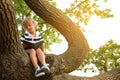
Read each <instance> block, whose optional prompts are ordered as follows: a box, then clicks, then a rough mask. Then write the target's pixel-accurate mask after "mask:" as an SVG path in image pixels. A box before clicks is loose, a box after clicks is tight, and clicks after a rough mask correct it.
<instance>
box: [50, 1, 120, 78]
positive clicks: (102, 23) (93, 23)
mask: <svg viewBox="0 0 120 80" xmlns="http://www.w3.org/2000/svg"><path fill="white" fill-rule="evenodd" d="M54 1H56V2H57V8H60V9H62V10H65V8H67V7H69V5H70V3H71V2H73V1H74V0H54ZM100 1H104V0H100ZM118 1H119V0H108V2H107V3H103V2H100V3H99V4H100V8H101V9H102V8H110V9H111V10H112V13H113V14H114V17H113V18H109V19H101V18H99V17H96V16H92V17H91V19H90V21H89V23H88V25H87V26H85V25H82V27H83V28H84V29H85V32H83V34H84V36H85V37H86V39H87V41H88V44H89V46H90V48H93V49H97V48H99V47H100V46H101V45H104V44H105V43H106V42H108V40H110V39H112V40H114V41H115V42H117V43H118V44H120V37H119V35H120V8H119V7H118V6H119V5H120V4H119V2H118ZM60 37H61V38H62V39H63V42H62V43H60V44H57V43H55V44H53V45H52V46H51V50H52V51H51V53H58V54H60V53H63V52H64V51H65V50H66V49H67V47H68V46H67V42H66V40H65V39H64V37H63V36H60ZM73 74H75V75H76V74H82V75H83V76H93V75H95V74H93V73H92V72H89V73H83V72H78V71H74V72H73ZM89 74H91V75H89ZM96 74H98V73H96Z"/></svg>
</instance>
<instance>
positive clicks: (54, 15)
mask: <svg viewBox="0 0 120 80" xmlns="http://www.w3.org/2000/svg"><path fill="white" fill-rule="evenodd" d="M25 2H26V3H27V5H28V6H29V7H30V8H31V9H32V10H33V11H34V12H35V13H36V14H37V15H38V16H39V17H41V18H42V19H43V20H45V21H46V22H47V23H49V24H51V25H52V26H54V27H55V28H56V29H57V30H58V31H59V32H61V34H63V35H64V36H65V38H66V40H67V41H68V46H69V48H68V49H67V50H66V51H65V52H64V53H63V54H60V55H52V54H51V55H47V57H46V58H47V62H48V63H50V70H51V73H50V74H47V75H45V76H42V77H39V78H38V79H42V80H72V79H73V80H75V79H76V80H77V79H78V80H81V79H86V80H87V79H88V80H97V79H101V80H110V79H111V80H119V79H120V73H119V72H120V69H116V70H113V71H110V72H108V73H105V74H104V75H105V76H104V75H100V76H97V77H93V78H84V77H83V78H81V77H75V76H74V77H73V76H69V75H67V74H64V73H69V72H71V71H73V70H75V69H76V68H78V67H79V66H80V65H81V64H82V62H83V60H84V59H85V57H86V55H87V53H88V50H89V47H88V44H87V41H86V39H85V37H84V35H83V34H82V32H81V30H80V28H79V27H78V26H76V25H75V24H74V23H73V22H72V21H71V20H70V19H69V18H68V17H67V16H66V15H65V14H64V13H63V12H61V11H60V10H58V9H56V8H55V7H53V6H52V5H50V4H49V3H48V2H46V1H45V0H25ZM0 30H1V32H0V37H1V38H0V47H1V48H0V73H1V74H0V80H35V79H36V78H35V76H34V69H33V67H32V66H31V63H30V60H29V57H28V55H27V54H26V53H25V52H24V50H23V47H22V45H20V40H19V36H18V30H17V23H16V18H15V12H14V9H13V4H12V0H6V1H5V0H1V1H0ZM56 75H58V76H56Z"/></svg>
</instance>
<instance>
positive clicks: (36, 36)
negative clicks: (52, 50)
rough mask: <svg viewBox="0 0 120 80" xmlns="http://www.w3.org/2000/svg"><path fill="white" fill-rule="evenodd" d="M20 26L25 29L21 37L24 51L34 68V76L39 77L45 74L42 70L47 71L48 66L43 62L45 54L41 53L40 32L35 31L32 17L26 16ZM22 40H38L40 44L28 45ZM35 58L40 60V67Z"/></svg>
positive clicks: (42, 41) (42, 46)
mask: <svg viewBox="0 0 120 80" xmlns="http://www.w3.org/2000/svg"><path fill="white" fill-rule="evenodd" d="M22 27H23V29H24V30H26V31H27V32H26V33H25V34H23V35H22V37H21V41H22V45H23V47H24V49H25V51H26V52H27V53H28V54H29V56H30V59H31V61H32V64H33V66H34V68H35V76H36V77H39V76H42V75H45V72H44V70H47V71H49V67H48V64H46V62H45V55H44V53H43V51H44V45H43V43H44V40H43V38H42V36H41V34H40V33H38V32H36V27H37V23H36V22H35V20H33V19H32V18H29V17H27V18H25V20H24V21H23V24H22ZM24 41H27V42H30V43H32V42H37V41H40V42H41V44H40V45H39V46H37V47H30V46H28V45H27V44H25V43H24ZM37 58H38V60H39V61H40V62H41V65H42V66H41V67H40V66H39V65H38V61H37Z"/></svg>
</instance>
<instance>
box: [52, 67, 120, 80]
mask: <svg viewBox="0 0 120 80" xmlns="http://www.w3.org/2000/svg"><path fill="white" fill-rule="evenodd" d="M53 80H120V68H119V69H114V70H111V71H109V72H106V73H104V74H101V75H98V76H94V77H79V76H72V75H68V74H62V75H57V76H55V77H54V79H53Z"/></svg>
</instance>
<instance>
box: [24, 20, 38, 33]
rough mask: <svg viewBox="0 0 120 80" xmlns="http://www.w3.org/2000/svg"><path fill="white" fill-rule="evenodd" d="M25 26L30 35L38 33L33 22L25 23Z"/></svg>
mask: <svg viewBox="0 0 120 80" xmlns="http://www.w3.org/2000/svg"><path fill="white" fill-rule="evenodd" d="M23 26H24V27H23V28H24V29H25V30H26V31H28V32H29V33H34V32H35V31H36V25H35V23H34V22H33V21H31V20H30V21H29V22H26V23H24V25H23Z"/></svg>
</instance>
